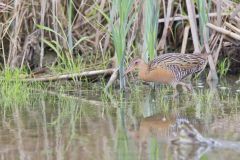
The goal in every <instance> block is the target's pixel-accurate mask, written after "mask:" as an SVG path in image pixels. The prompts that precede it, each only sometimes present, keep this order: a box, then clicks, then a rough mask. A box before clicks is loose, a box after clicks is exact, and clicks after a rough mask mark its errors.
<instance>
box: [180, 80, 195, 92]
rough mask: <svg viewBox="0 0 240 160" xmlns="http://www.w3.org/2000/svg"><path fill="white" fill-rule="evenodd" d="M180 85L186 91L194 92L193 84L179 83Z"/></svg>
mask: <svg viewBox="0 0 240 160" xmlns="http://www.w3.org/2000/svg"><path fill="white" fill-rule="evenodd" d="M178 84H180V85H182V87H183V90H184V91H192V90H193V87H192V84H191V83H188V84H186V83H183V82H178Z"/></svg>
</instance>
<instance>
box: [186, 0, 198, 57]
mask: <svg viewBox="0 0 240 160" xmlns="http://www.w3.org/2000/svg"><path fill="white" fill-rule="evenodd" d="M186 5H187V11H188V17H189V23H190V27H191V33H192V39H193V45H194V52H195V53H200V48H199V39H198V31H197V22H196V15H195V9H194V5H193V2H192V1H191V0H186Z"/></svg>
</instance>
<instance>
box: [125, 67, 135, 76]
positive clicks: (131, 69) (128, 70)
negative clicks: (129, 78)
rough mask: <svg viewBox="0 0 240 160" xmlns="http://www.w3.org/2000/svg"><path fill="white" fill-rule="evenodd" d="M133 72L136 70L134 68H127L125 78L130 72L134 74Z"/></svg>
mask: <svg viewBox="0 0 240 160" xmlns="http://www.w3.org/2000/svg"><path fill="white" fill-rule="evenodd" d="M133 70H134V67H132V66H128V68H127V69H126V71H125V72H124V76H126V75H127V74H128V73H129V72H132V71H133Z"/></svg>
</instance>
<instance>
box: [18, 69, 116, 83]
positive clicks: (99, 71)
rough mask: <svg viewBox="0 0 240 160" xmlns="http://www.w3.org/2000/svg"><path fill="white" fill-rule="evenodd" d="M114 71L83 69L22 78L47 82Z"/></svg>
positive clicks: (28, 80)
mask: <svg viewBox="0 0 240 160" xmlns="http://www.w3.org/2000/svg"><path fill="white" fill-rule="evenodd" d="M113 72H114V69H105V70H96V71H85V72H81V73H69V74H64V75H54V76H44V77H38V78H27V79H22V81H25V82H47V81H57V80H68V79H75V78H79V77H91V76H95V75H100V74H105V75H106V74H111V73H113Z"/></svg>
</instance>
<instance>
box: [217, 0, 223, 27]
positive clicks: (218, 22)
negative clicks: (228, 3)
mask: <svg viewBox="0 0 240 160" xmlns="http://www.w3.org/2000/svg"><path fill="white" fill-rule="evenodd" d="M221 5H222V0H218V3H217V26H219V27H220V26H221V22H222V16H221V14H222V8H221Z"/></svg>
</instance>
